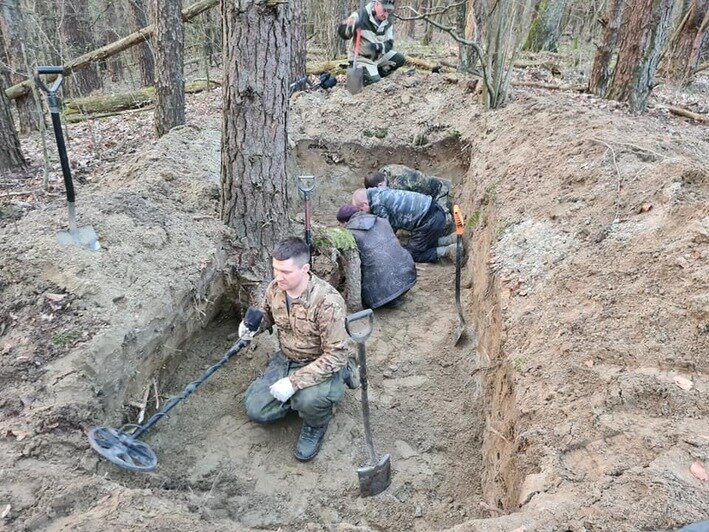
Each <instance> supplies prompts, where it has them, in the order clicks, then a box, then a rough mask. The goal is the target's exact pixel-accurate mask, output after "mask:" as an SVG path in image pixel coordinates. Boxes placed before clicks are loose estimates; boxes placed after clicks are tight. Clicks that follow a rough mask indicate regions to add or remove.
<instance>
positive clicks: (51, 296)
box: [44, 293, 66, 303]
mask: <svg viewBox="0 0 709 532" xmlns="http://www.w3.org/2000/svg"><path fill="white" fill-rule="evenodd" d="M44 295H45V296H46V297H47V299H49V300H50V301H54V302H55V303H58V302H59V301H62V300H63V299H64V298H65V297H66V294H52V293H48V294H44Z"/></svg>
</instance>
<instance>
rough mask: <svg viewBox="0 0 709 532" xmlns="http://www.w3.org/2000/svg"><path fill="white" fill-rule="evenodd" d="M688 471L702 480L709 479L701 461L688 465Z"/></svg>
mask: <svg viewBox="0 0 709 532" xmlns="http://www.w3.org/2000/svg"><path fill="white" fill-rule="evenodd" d="M689 471H690V473H692V475H694V476H695V477H697V478H698V479H699V480H701V481H702V482H707V481H708V480H709V474H707V470H706V469H704V466H703V465H702V463H701V462H694V463H693V464H692V465H691V466H690V467H689Z"/></svg>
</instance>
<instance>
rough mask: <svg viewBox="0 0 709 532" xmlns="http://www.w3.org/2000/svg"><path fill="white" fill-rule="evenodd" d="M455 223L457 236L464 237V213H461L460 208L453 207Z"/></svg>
mask: <svg viewBox="0 0 709 532" xmlns="http://www.w3.org/2000/svg"><path fill="white" fill-rule="evenodd" d="M453 221H454V222H455V234H456V235H458V236H463V233H464V232H465V226H464V225H463V213H461V212H460V207H458V206H457V205H453Z"/></svg>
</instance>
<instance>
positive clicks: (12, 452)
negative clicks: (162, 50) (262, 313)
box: [0, 71, 709, 531]
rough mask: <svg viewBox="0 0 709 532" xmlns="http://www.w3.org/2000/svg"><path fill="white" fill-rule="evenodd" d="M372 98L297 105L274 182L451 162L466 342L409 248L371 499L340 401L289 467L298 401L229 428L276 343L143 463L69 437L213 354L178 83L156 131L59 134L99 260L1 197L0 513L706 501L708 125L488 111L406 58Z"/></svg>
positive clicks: (627, 521)
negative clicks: (318, 442) (280, 416)
mask: <svg viewBox="0 0 709 532" xmlns="http://www.w3.org/2000/svg"><path fill="white" fill-rule="evenodd" d="M371 90H373V89H368V91H369V92H368V91H364V92H363V93H362V94H360V95H358V96H356V97H352V96H350V95H349V94H348V93H346V91H345V90H344V88H343V87H341V86H338V87H336V88H335V89H334V90H333V91H332V92H331V93H329V94H326V93H322V92H314V93H301V94H298V95H296V96H295V97H294V99H293V108H292V115H291V132H290V133H291V135H290V136H291V140H292V146H293V148H294V150H293V153H294V159H293V173H294V175H295V174H296V173H303V174H305V173H315V174H316V175H317V176H318V191H317V195H316V201H315V216H316V220H318V221H319V222H320V223H323V224H329V225H333V223H334V220H333V215H334V212H335V209H336V208H337V206H338V205H339V204H341V203H343V202H346V201H348V199H349V194H350V192H351V191H352V190H353V189H354V188H356V187H357V186H359V182H360V180H361V177H362V175H363V173H364V172H366V171H369V170H372V169H376V168H378V167H379V166H381V165H383V164H386V163H403V164H408V165H410V166H414V167H417V168H420V169H421V170H423V171H426V172H429V173H435V174H438V175H441V176H444V177H449V178H451V179H453V180H454V182H455V184H456V194H457V197H458V199H459V201H460V203H461V206H462V208H463V211H464V213H465V214H466V215H467V218H468V233H467V235H466V245H467V247H468V253H469V256H470V259H469V260H468V262H467V265H466V271H465V272H464V277H465V278H464V281H465V293H464V299H465V304H466V317H467V321H468V323H469V328H470V332H471V336H472V333H473V332H475V336H476V339H477V342H474V341H472V339H469V340H468V341H467V342H466V343H464V344H463V345H462V346H461V347H456V348H454V347H453V346H452V345H451V344H452V342H451V330H452V329H453V328H454V326H455V324H456V323H457V317H456V315H455V307H454V305H453V294H452V278H453V268H452V266H450V265H424V266H421V267H420V268H419V275H420V277H419V282H418V284H417V286H416V287H415V288H414V290H412V292H411V294H410V297H409V298H408V300H407V303H406V305H405V306H404V307H402V308H401V309H398V310H391V311H382V312H377V317H376V319H377V321H376V330H375V334H374V336H373V337H372V339H371V341H370V342H369V343H368V346H367V350H368V354H369V357H370V358H369V360H370V361H371V367H372V370H371V372H372V387H371V393H372V404H373V414H372V415H373V421H374V434H375V443H376V444H377V446H378V448H380V449H381V450H383V451H386V452H389V453H391V455H392V463H393V467H394V481H393V484H392V486H391V488H390V489H389V490H388V491H387V492H386V493H385V494H384V495H382V496H380V497H377V498H373V499H361V498H359V497H358V493H357V477H356V473H355V470H356V467H357V466H359V465H362V464H363V463H364V462H365V461H366V454H365V452H364V448H363V442H362V428H361V419H360V409H359V405H358V394H357V393H352V392H350V393H349V394H348V396H347V398H346V400H345V401H344V403H343V405H342V407H341V408H340V409H339V411H338V412H337V415H336V417H335V420H334V422H333V425H332V428H331V429H330V431H329V432H328V436H327V441H326V443H325V447H324V448H323V451H322V453H321V455H320V456H319V457H318V458H317V459H316V460H315V461H313V462H312V463H310V464H306V465H304V464H299V463H297V462H296V461H295V459H294V458H293V456H292V450H293V446H294V444H295V440H296V438H297V433H298V428H299V423H298V420H297V419H290V420H287V421H285V422H284V423H282V424H279V425H275V426H272V427H258V426H255V425H253V424H251V423H249V422H248V421H247V420H246V418H245V415H244V412H243V409H242V407H241V404H240V401H241V396H242V394H243V392H244V390H245V388H246V386H247V385H248V383H249V382H250V380H251V379H252V378H253V377H254V376H255V375H256V374H257V373H258V371H259V370H260V368H262V367H263V365H264V362H265V357H266V355H267V353H268V351H269V350H270V349H272V348H273V345H274V344H273V340H272V339H270V338H267V337H262V338H259V340H258V341H257V342H255V343H256V344H257V345H256V347H255V349H254V350H253V351H251V352H249V353H246V354H244V356H243V357H240V358H239V359H237V360H234V361H232V362H231V363H230V365H229V366H228V367H226V368H225V369H224V370H222V371H221V372H219V373H218V374H216V375H215V376H214V378H213V379H212V380H210V381H209V382H208V383H207V384H205V386H204V387H203V388H202V389H200V391H199V392H197V393H196V394H195V395H194V396H193V397H191V398H190V399H189V400H188V402H186V403H185V404H184V405H183V406H180V407H178V408H177V409H176V410H175V412H174V413H173V414H172V415H171V416H170V418H168V419H165V420H163V421H161V422H160V424H159V425H157V426H156V427H155V429H154V431H152V432H151V433H150V435H149V436H147V440H146V441H148V442H149V443H150V444H151V445H152V446H153V448H154V449H155V451H156V453H157V454H158V457H159V460H160V465H159V468H158V469H157V471H156V472H155V473H151V474H147V475H135V474H128V473H125V472H122V471H120V470H118V469H116V468H115V467H113V466H112V465H110V464H108V463H106V462H105V461H103V460H100V459H99V458H98V457H97V455H96V454H95V453H94V452H93V451H92V450H91V449H90V448H89V446H88V442H87V439H86V431H87V430H88V429H90V428H91V427H93V426H95V425H97V424H101V425H109V426H120V425H121V424H122V423H124V422H127V421H130V422H135V421H136V418H137V415H138V411H139V408H137V407H136V406H132V405H135V404H139V403H141V401H142V400H143V397H144V391H145V390H146V386H147V385H148V384H152V383H153V380H155V382H156V383H157V387H158V392H159V397H160V400H161V401H164V400H165V399H166V398H167V397H168V396H170V395H171V394H174V393H177V392H179V391H180V390H181V389H182V387H183V386H184V385H185V384H186V383H188V382H189V381H191V380H192V379H194V378H195V377H197V376H198V375H199V374H200V373H201V372H202V371H203V370H204V369H205V367H206V366H207V365H209V364H211V363H213V362H214V361H216V360H217V359H218V357H219V356H220V355H221V354H222V353H223V351H224V350H225V349H226V348H228V346H229V344H230V343H231V340H230V339H229V335H230V334H232V333H233V332H234V330H235V328H236V324H237V322H238V315H237V312H238V310H235V309H234V308H233V306H232V304H231V302H232V301H233V298H232V294H231V293H230V286H229V283H228V279H229V275H228V273H229V257H230V254H231V253H233V252H234V251H233V247H232V246H231V244H230V243H229V236H230V233H229V230H228V229H227V228H225V227H223V226H222V225H221V223H220V222H219V220H218V213H217V212H216V208H217V198H218V182H219V175H218V174H219V131H218V127H219V112H220V104H219V91H215V92H213V93H210V94H207V95H197V96H193V97H191V98H190V101H189V104H190V106H189V108H188V121H189V125H188V126H187V127H184V128H180V129H177V130H174V131H173V132H171V133H170V134H169V135H167V136H166V137H164V138H163V139H160V140H159V141H158V140H155V139H153V137H152V133H151V131H150V120H149V119H147V118H146V117H145V115H141V114H137V115H133V116H132V117H131V118H121V119H118V120H112V121H108V122H104V123H94V124H93V125H77V126H72V127H70V131H72V134H73V135H74V136H75V137H76V138H75V139H74V144H75V148H74V149H76V152H72V154H73V155H72V156H71V158H72V160H74V161H77V160H79V159H80V160H81V161H84V162H83V163H82V166H80V167H77V168H76V171H77V180H78V181H79V185H78V197H79V200H78V203H77V206H78V210H79V216H80V220H79V221H80V225H84V224H91V225H93V226H94V228H95V229H96V230H97V232H98V235H99V238H100V241H101V244H102V246H103V250H102V251H101V252H99V253H92V252H89V251H86V250H82V249H78V248H59V247H58V246H57V245H56V242H55V236H54V234H55V232H56V231H57V230H60V229H64V226H65V218H66V213H65V207H64V204H63V201H62V199H61V196H60V195H59V193H60V192H61V187H60V186H59V184H58V181H57V179H56V173H55V174H54V175H53V176H52V177H53V179H52V184H53V187H52V189H51V190H50V194H42V193H36V192H33V193H30V194H27V196H22V195H20V196H11V197H7V198H3V200H2V201H3V203H2V209H3V210H2V218H0V248H1V249H2V253H1V254H0V257H1V259H0V292H1V294H2V297H1V298H0V357H1V358H0V359H1V360H2V364H1V366H0V382H1V383H2V387H1V389H0V459H2V463H3V467H2V468H0V513H2V521H3V525H4V526H6V527H8V528H9V529H11V530H34V529H49V530H68V529H80V530H92V529H95V528H97V527H99V526H102V527H104V528H108V529H136V530H141V529H151V530H155V529H157V530H163V529H164V530H168V529H170V530H172V529H176V528H178V529H187V530H197V529H204V530H214V529H220V530H233V529H240V530H241V529H264V528H265V529H278V528H280V529H283V530H294V529H324V528H329V529H332V528H340V529H357V528H361V529H387V530H411V529H416V530H431V529H445V528H450V527H457V528H458V529H460V530H500V531H502V530H513V529H515V528H518V527H520V526H524V527H526V528H525V530H527V531H530V530H637V529H646V530H662V529H672V528H673V527H678V526H680V525H682V524H686V523H689V522H692V521H696V520H699V519H701V518H706V516H707V515H709V502H707V501H709V497H707V494H708V493H709V491H708V490H709V488H708V487H707V486H708V484H707V482H706V481H701V480H700V479H698V478H697V477H696V475H694V474H692V472H691V471H690V467H691V466H692V464H694V463H699V464H703V465H706V464H707V453H708V451H709V433H708V432H707V423H706V420H707V404H709V401H708V397H707V396H708V395H709V389H708V385H709V382H708V380H707V373H706V372H707V358H706V355H707V353H708V352H709V337H708V334H709V329H708V328H707V327H708V326H707V323H708V321H709V320H708V318H709V289H708V288H707V279H709V269H708V267H707V254H708V253H709V247H708V244H709V210H708V208H707V205H708V203H707V192H708V190H707V176H708V175H709V169H708V168H707V161H709V147H708V144H707V140H709V133H707V130H706V128H703V129H702V128H701V127H699V126H696V125H693V124H690V123H687V122H684V121H681V120H680V119H678V118H674V117H670V116H669V115H667V114H666V113H665V112H663V111H662V110H661V109H659V108H658V109H655V110H653V111H652V112H651V113H649V115H647V116H644V117H630V116H627V114H626V113H625V111H624V109H623V108H622V106H620V105H615V104H612V103H611V104H609V103H608V102H601V101H598V100H596V99H594V98H591V97H588V96H586V95H580V94H575V93H565V92H541V91H536V90H533V89H520V90H516V91H515V92H514V94H513V98H512V101H511V102H510V104H509V105H508V106H507V107H506V108H505V109H503V110H501V111H497V112H494V113H483V112H482V111H481V110H480V109H479V107H478V106H477V104H476V99H475V95H474V94H472V93H470V92H469V91H468V90H467V85H466V83H464V82H463V80H459V81H457V82H456V81H455V80H454V79H453V78H451V77H448V78H444V77H441V76H431V75H427V74H422V73H414V72H406V71H402V72H399V73H397V74H396V75H395V76H392V78H390V79H387V80H385V81H383V82H382V83H380V84H379V85H377V87H376V90H377V91H379V94H383V95H386V97H385V98H379V99H372V98H369V96H370V95H371V94H370V93H371ZM363 105H366V106H367V107H368V108H369V109H370V110H371V113H368V114H367V115H365V116H363V114H362V113H361V108H362V106H363ZM205 117H211V118H207V119H205ZM23 143H24V146H25V147H27V148H28V150H29V152H31V151H32V147H35V149H36V147H37V146H38V140H37V139H35V138H28V139H24V140H23ZM92 143H94V148H92ZM96 145H100V146H101V148H102V150H101V158H100V159H99V158H98V157H97V156H96V151H95V147H96ZM75 164H78V163H75ZM36 182H37V177H36V176H30V177H29V178H27V179H26V180H25V181H24V182H19V180H15V181H13V182H12V183H11V184H10V185H8V186H12V187H14V189H12V190H17V189H19V188H21V187H23V186H25V187H27V188H32V190H36V188H35V187H36ZM8 190H10V189H9V188H8ZM52 193H53V194H54V195H52ZM292 197H293V198H294V203H293V205H292V211H293V214H294V218H295V217H296V214H297V212H298V211H299V210H300V209H301V205H299V202H298V201H297V200H296V199H295V198H296V197H297V196H296V195H295V194H293V195H292ZM296 230H298V229H297V225H296ZM688 383H689V384H688ZM147 404H148V414H149V413H150V412H151V411H152V409H153V408H154V406H155V398H154V392H153V391H151V392H150V394H149V395H148V400H147ZM695 471H697V469H696V467H695ZM338 523H346V524H340V525H338Z"/></svg>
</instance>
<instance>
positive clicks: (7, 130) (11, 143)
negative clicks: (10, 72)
mask: <svg viewBox="0 0 709 532" xmlns="http://www.w3.org/2000/svg"><path fill="white" fill-rule="evenodd" d="M0 33H2V32H0ZM4 48H5V47H4V43H3V38H2V35H0V59H3V56H4V55H5V50H4ZM7 77H8V76H7V72H6V71H5V69H4V68H2V64H0V172H12V171H16V170H21V169H24V168H25V166H26V165H27V163H26V162H25V157H24V155H22V150H21V149H20V139H19V138H18V137H17V130H15V124H14V123H13V122H12V113H11V112H10V100H9V99H8V98H7V96H5V89H6V87H7Z"/></svg>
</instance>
